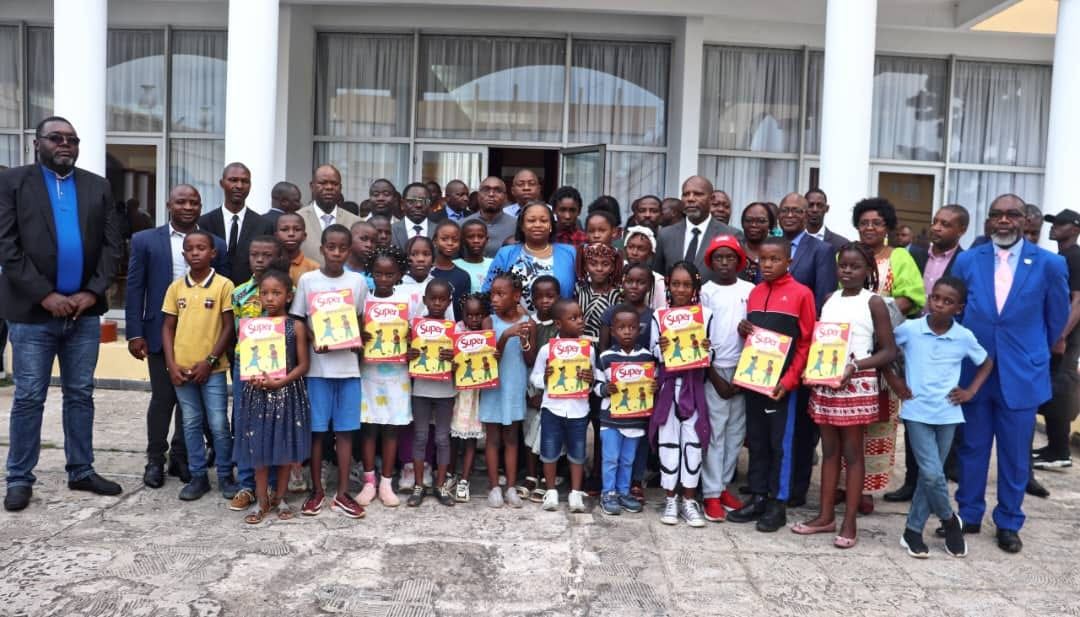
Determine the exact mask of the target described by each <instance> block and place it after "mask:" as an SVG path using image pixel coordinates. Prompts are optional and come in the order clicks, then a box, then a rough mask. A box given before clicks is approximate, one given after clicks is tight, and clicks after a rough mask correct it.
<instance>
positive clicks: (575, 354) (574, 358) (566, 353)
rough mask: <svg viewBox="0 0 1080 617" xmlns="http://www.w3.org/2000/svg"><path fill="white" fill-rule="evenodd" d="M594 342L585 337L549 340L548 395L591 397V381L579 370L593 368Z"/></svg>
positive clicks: (553, 396) (552, 396)
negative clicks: (582, 376)
mask: <svg viewBox="0 0 1080 617" xmlns="http://www.w3.org/2000/svg"><path fill="white" fill-rule="evenodd" d="M591 349H592V343H590V341H589V339H585V338H553V339H551V340H550V341H548V366H550V367H551V368H552V371H551V375H550V376H549V377H548V378H547V384H546V385H547V395H548V396H549V397H551V398H589V387H590V386H589V383H588V382H586V381H585V380H583V379H581V378H579V376H578V371H579V370H585V371H591V370H592V359H591V358H592V355H591V353H590V350H591Z"/></svg>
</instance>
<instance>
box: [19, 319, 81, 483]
mask: <svg viewBox="0 0 1080 617" xmlns="http://www.w3.org/2000/svg"><path fill="white" fill-rule="evenodd" d="M8 328H9V333H10V337H11V353H12V358H13V359H14V361H13V362H12V365H13V366H12V368H13V372H12V375H11V376H12V380H13V381H14V382H15V400H14V401H12V404H11V424H10V427H11V428H10V430H11V433H10V435H9V441H10V443H11V445H10V446H9V448H8V459H7V485H8V486H9V487H12V486H32V485H33V484H34V481H35V480H36V478H35V477H34V467H36V466H37V463H38V455H39V454H40V453H41V417H42V415H43V414H44V412H45V397H46V396H47V394H48V392H49V379H50V377H51V375H52V366H53V360H54V359H59V361H60V387H61V390H62V392H63V395H64V402H63V407H62V409H63V423H64V456H65V458H66V460H67V465H65V466H64V469H65V470H66V471H67V475H68V481H69V482H74V481H77V480H82V479H83V478H86V477H88V476H90V475H91V474H93V473H94V467H93V465H94V369H95V368H96V367H97V360H98V346H99V345H100V342H101V321H100V320H99V319H98V318H97V317H96V316H91V315H86V316H83V317H80V318H78V319H77V320H75V321H72V320H70V319H62V318H57V317H54V318H52V319H49V321H47V322H45V323H19V322H15V321H12V322H8Z"/></svg>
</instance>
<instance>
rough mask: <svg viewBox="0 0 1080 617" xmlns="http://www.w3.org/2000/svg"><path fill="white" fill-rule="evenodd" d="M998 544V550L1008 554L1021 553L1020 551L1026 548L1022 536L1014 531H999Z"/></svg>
mask: <svg viewBox="0 0 1080 617" xmlns="http://www.w3.org/2000/svg"><path fill="white" fill-rule="evenodd" d="M997 543H998V548H1000V549H1001V550H1003V551H1005V552H1006V553H1019V552H1020V549H1022V548H1024V543H1023V542H1021V541H1020V534H1019V533H1017V532H1015V531H1013V530H1012V529H998V530H997Z"/></svg>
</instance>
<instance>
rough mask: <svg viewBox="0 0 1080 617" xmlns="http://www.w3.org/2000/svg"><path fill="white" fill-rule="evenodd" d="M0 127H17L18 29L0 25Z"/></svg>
mask: <svg viewBox="0 0 1080 617" xmlns="http://www.w3.org/2000/svg"><path fill="white" fill-rule="evenodd" d="M0 128H5V129H17V128H20V127H19V29H18V28H16V27H14V26H10V27H9V26H0Z"/></svg>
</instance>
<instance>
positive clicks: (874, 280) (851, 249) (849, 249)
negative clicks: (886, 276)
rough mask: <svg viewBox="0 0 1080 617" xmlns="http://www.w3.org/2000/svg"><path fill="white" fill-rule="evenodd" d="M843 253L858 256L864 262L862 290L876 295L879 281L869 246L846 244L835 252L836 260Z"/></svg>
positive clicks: (872, 250) (853, 243)
mask: <svg viewBox="0 0 1080 617" xmlns="http://www.w3.org/2000/svg"><path fill="white" fill-rule="evenodd" d="M843 253H855V254H856V255H860V256H861V257H862V258H863V259H864V260H866V270H867V273H866V281H865V282H864V283H863V289H869V290H870V291H872V292H874V293H877V292H878V291H879V289H878V285H879V284H880V283H881V281H879V280H878V269H877V258H876V257H874V249H872V248H870V246H869V245H867V244H863V243H862V242H848V243H847V244H845V245H843V246H841V247H840V250H839V251H836V256H837V259H839V257H840V255H842V254H843Z"/></svg>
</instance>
